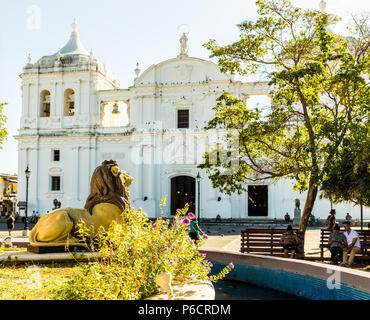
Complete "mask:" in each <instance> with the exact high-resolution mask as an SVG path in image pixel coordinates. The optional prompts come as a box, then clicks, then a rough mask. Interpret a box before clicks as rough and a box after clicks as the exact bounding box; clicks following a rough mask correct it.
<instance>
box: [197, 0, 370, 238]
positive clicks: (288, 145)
mask: <svg viewBox="0 0 370 320" xmlns="http://www.w3.org/2000/svg"><path fill="white" fill-rule="evenodd" d="M256 4H257V5H258V7H259V9H258V13H259V15H260V17H259V18H258V19H257V21H255V22H253V21H244V22H242V23H241V24H239V25H238V26H239V29H240V40H239V41H237V42H235V43H233V44H230V45H225V46H220V45H218V44H217V43H216V41H215V40H210V41H209V42H208V43H206V44H205V45H204V46H205V47H206V48H207V49H209V50H210V51H211V52H212V54H211V57H217V58H218V64H219V66H220V68H221V70H222V71H223V72H230V73H231V74H235V73H239V74H241V75H247V74H251V73H257V72H264V73H265V74H266V75H267V77H268V79H269V84H270V86H271V92H270V93H269V94H270V95H271V97H272V107H271V110H270V111H269V113H268V114H264V113H263V112H262V110H259V109H254V110H253V109H251V108H248V107H247V106H246V105H245V104H244V103H243V102H242V101H241V100H240V99H238V98H235V97H232V96H231V95H230V94H229V93H224V94H223V95H222V96H220V97H219V98H218V100H217V105H216V106H215V107H214V110H215V116H214V118H213V119H212V120H211V121H209V123H208V125H207V126H206V127H205V129H207V130H211V129H213V130H214V129H222V130H226V131H228V130H234V132H236V133H237V134H233V133H230V132H229V133H228V134H227V135H226V140H228V142H229V144H230V145H231V147H229V148H226V147H225V146H223V145H222V144H219V145H218V146H217V147H216V148H213V149H211V150H209V151H207V152H206V153H205V155H204V163H202V164H200V165H199V167H200V168H203V169H206V170H207V172H208V173H209V178H210V179H211V181H212V184H213V187H218V188H219V189H220V191H222V192H225V193H228V194H231V193H232V192H238V193H240V194H241V193H243V192H245V191H247V184H248V182H249V183H250V182H255V181H263V180H271V179H279V178H288V179H292V180H293V181H294V182H295V185H294V188H295V190H298V191H300V192H302V191H306V190H307V197H306V201H305V206H304V209H303V212H302V218H301V221H300V225H299V228H300V230H301V231H303V232H304V231H305V230H306V227H307V222H308V219H309V216H310V214H311V211H312V208H313V206H314V203H315V200H316V198H317V194H318V190H319V186H320V184H321V183H322V182H323V181H324V179H325V178H326V177H327V176H328V175H330V174H333V173H332V170H333V159H335V158H336V157H337V156H338V154H339V152H340V151H341V149H342V146H343V143H344V141H345V140H346V139H347V140H350V139H351V136H352V135H353V133H354V132H356V130H358V127H360V126H366V127H367V128H368V116H369V105H370V92H369V86H368V82H367V81H368V76H369V66H370V60H369V46H370V43H369V34H370V33H369V25H368V24H367V20H366V19H361V20H356V24H355V27H354V29H353V30H352V32H353V33H352V37H351V38H344V37H341V36H338V35H335V34H333V33H331V32H330V30H329V26H330V25H331V24H333V23H335V22H336V21H337V18H336V17H334V16H332V15H329V14H327V13H324V12H319V11H315V10H304V9H300V8H296V7H294V6H293V5H292V4H291V3H290V2H289V1H288V0H271V1H269V0H259V1H256ZM220 154H223V155H225V154H226V155H227V156H228V157H229V158H231V159H232V160H231V161H222V159H220V158H219V157H217V156H219V155H220ZM215 159H217V160H215ZM233 161H234V163H235V162H238V166H234V165H232V162H233ZM225 172H226V173H227V174H225Z"/></svg>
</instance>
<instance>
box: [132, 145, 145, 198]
mask: <svg viewBox="0 0 370 320" xmlns="http://www.w3.org/2000/svg"><path fill="white" fill-rule="evenodd" d="M135 149H136V150H133V147H131V148H130V150H131V152H132V155H131V161H132V162H133V164H134V166H135V176H134V186H135V189H134V190H135V191H134V192H135V200H139V201H141V200H142V199H143V197H144V195H143V170H144V164H143V146H135Z"/></svg>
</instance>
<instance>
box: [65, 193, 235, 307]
mask: <svg viewBox="0 0 370 320" xmlns="http://www.w3.org/2000/svg"><path fill="white" fill-rule="evenodd" d="M165 201H166V198H163V199H162V202H161V205H160V207H161V217H160V218H157V219H156V220H155V222H154V223H153V222H151V221H150V220H149V219H148V217H147V215H146V214H145V213H144V212H143V211H142V210H141V209H139V210H135V209H133V208H129V209H127V210H126V211H125V212H124V213H123V217H124V223H122V224H118V223H113V224H112V225H111V226H110V228H109V230H103V229H101V230H99V231H98V233H97V236H96V237H95V238H94V240H93V241H89V240H88V235H89V232H91V230H87V228H86V226H85V225H84V224H82V223H80V224H79V233H80V236H81V237H82V238H83V239H84V241H85V242H86V243H87V244H88V246H89V248H90V250H91V251H95V252H98V253H99V258H97V259H96V261H95V262H92V263H88V264H85V265H83V269H84V271H83V273H82V274H80V275H77V276H74V277H73V278H72V279H71V280H70V281H69V282H67V284H66V285H65V286H64V287H63V289H62V290H60V292H59V295H60V296H61V297H62V298H64V299H73V300H77V299H83V300H85V299H94V300H98V299H99V300H100V299H109V300H112V299H130V300H133V299H144V298H146V297H148V296H150V295H153V294H155V293H157V292H158V289H159V288H158V286H157V285H156V284H155V277H156V276H157V275H158V274H160V273H161V272H163V271H165V272H170V273H171V274H172V275H173V280H177V281H184V280H190V279H194V280H195V279H197V280H203V281H204V280H211V281H217V280H219V279H220V278H222V277H224V276H225V275H226V274H227V273H228V271H229V270H230V268H231V266H226V267H225V269H224V270H223V271H221V272H220V274H219V275H214V276H209V273H210V270H211V263H210V262H208V261H207V260H205V256H204V255H201V254H200V253H199V251H198V246H199V245H201V244H202V243H203V241H204V239H202V240H201V241H200V242H199V243H198V244H197V245H196V244H194V242H193V241H192V240H191V239H190V238H189V236H188V224H189V219H188V218H187V217H186V214H187V211H188V206H185V208H183V209H181V210H179V209H178V211H177V214H176V216H175V217H174V220H173V222H172V223H171V224H170V221H169V220H165V219H163V218H162V213H163V211H162V210H163V206H164V205H165Z"/></svg>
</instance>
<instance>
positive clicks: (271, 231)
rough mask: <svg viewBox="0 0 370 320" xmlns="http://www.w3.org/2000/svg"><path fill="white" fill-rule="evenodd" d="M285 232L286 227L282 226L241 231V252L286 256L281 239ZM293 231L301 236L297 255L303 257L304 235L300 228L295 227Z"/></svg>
mask: <svg viewBox="0 0 370 320" xmlns="http://www.w3.org/2000/svg"><path fill="white" fill-rule="evenodd" d="M285 232H286V229H281V228H246V229H245V230H242V231H241V248H240V252H242V253H257V254H264V255H274V256H284V249H283V246H282V245H281V244H279V241H280V238H281V237H282V235H283V233H285ZM293 233H294V234H296V235H297V236H298V238H299V244H298V252H296V257H300V258H302V257H304V235H303V234H302V233H301V232H300V231H299V230H298V229H293Z"/></svg>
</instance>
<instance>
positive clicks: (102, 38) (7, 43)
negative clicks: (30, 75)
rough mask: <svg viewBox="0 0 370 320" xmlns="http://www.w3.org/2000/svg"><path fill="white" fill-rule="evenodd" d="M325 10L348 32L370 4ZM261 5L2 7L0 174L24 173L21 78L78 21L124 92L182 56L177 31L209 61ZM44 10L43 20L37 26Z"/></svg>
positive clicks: (40, 0)
mask: <svg viewBox="0 0 370 320" xmlns="http://www.w3.org/2000/svg"><path fill="white" fill-rule="evenodd" d="M292 2H293V3H294V4H295V5H297V6H301V7H304V8H308V7H310V8H315V9H316V8H318V3H319V2H320V0H293V1H292ZM326 2H327V7H326V11H327V12H330V13H335V14H338V15H340V16H342V17H343V21H342V22H341V23H339V24H338V26H337V28H336V29H334V30H335V31H343V26H344V24H345V22H346V21H348V19H349V14H350V13H361V12H364V11H369V10H370V9H369V7H370V5H369V1H368V0H351V1H350V0H326ZM254 3H255V1H254V0H228V1H225V0H186V1H180V0H157V1H153V0H135V1H133V0H131V1H128V0H104V1H101V0H63V1H55V0H34V1H27V0H13V1H7V0H0V14H1V22H0V23H1V28H0V102H8V106H5V114H6V116H7V117H8V121H7V124H6V128H7V130H8V132H9V134H8V137H7V139H6V141H5V142H4V144H3V149H0V172H1V173H16V172H17V170H18V155H17V141H16V140H15V139H14V138H13V136H14V135H16V134H17V133H18V128H19V121H20V113H21V90H20V86H21V79H20V78H19V74H21V72H22V68H23V66H24V65H25V64H26V59H27V56H28V54H31V57H32V62H33V63H34V62H35V61H37V60H38V59H40V58H41V57H42V56H44V55H50V54H54V53H55V52H57V51H58V50H59V49H61V48H62V47H63V46H64V45H65V44H66V43H67V41H68V39H69V36H70V33H71V31H72V28H71V24H72V21H73V18H74V17H76V18H77V22H78V25H79V33H80V39H81V42H82V44H83V45H84V47H85V48H86V50H88V51H90V50H91V49H92V50H93V52H94V55H95V56H96V57H97V58H98V59H99V60H100V61H101V62H102V63H106V64H107V66H108V68H109V69H110V70H111V71H113V72H114V73H115V74H116V77H117V80H118V81H119V82H120V85H121V88H127V87H128V86H131V85H132V84H133V80H134V77H135V73H134V69H135V67H136V63H137V62H139V63H140V69H141V70H142V72H143V71H144V70H145V69H146V68H148V67H149V66H151V65H152V64H157V63H159V62H161V61H163V60H167V59H170V58H174V57H176V56H177V54H178V51H179V37H180V36H179V32H178V27H179V26H180V25H182V24H186V25H188V26H189V31H190V33H189V36H188V37H189V55H190V56H193V57H198V58H203V59H209V52H208V51H207V50H206V49H204V48H203V47H202V44H204V43H205V42H207V41H208V40H209V39H213V38H214V39H217V41H218V42H219V43H221V44H227V43H231V42H233V41H235V40H237V39H238V28H237V26H236V25H237V24H238V23H240V22H241V21H243V20H254V19H256V17H257V14H256V7H255V4H254ZM35 10H39V12H40V21H39V22H35V21H34V20H32V19H31V14H32V13H34V12H35Z"/></svg>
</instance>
